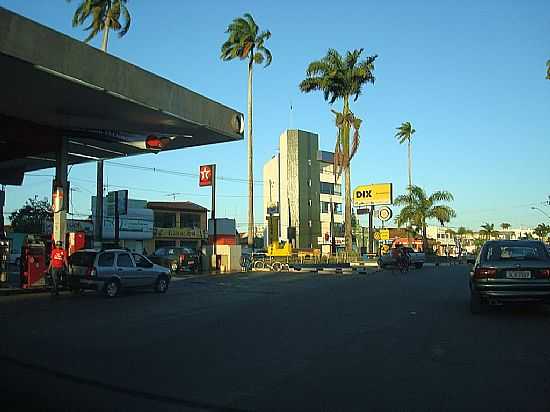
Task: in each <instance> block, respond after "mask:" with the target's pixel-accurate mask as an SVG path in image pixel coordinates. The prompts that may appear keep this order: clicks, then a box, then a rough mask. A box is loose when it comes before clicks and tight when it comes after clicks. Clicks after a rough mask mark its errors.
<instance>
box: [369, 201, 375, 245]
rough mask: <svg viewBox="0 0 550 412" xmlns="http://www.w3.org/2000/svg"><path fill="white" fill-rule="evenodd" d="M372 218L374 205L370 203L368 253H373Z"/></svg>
mask: <svg viewBox="0 0 550 412" xmlns="http://www.w3.org/2000/svg"><path fill="white" fill-rule="evenodd" d="M373 219H374V205H371V207H370V208H369V253H373V248H374V239H373V233H372V232H373V230H372V223H373Z"/></svg>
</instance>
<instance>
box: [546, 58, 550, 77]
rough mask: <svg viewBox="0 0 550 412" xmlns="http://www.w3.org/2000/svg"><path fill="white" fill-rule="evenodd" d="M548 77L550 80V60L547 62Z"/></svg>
mask: <svg viewBox="0 0 550 412" xmlns="http://www.w3.org/2000/svg"><path fill="white" fill-rule="evenodd" d="M546 78H547V79H548V80H550V60H548V61H547V62H546Z"/></svg>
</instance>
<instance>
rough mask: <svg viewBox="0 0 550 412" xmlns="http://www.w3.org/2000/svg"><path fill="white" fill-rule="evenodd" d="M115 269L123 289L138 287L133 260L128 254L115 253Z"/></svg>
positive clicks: (137, 276)
mask: <svg viewBox="0 0 550 412" xmlns="http://www.w3.org/2000/svg"><path fill="white" fill-rule="evenodd" d="M116 269H117V274H118V275H119V276H120V281H121V283H122V286H123V287H135V286H139V274H138V272H137V271H136V265H135V264H134V259H132V256H130V254H129V253H128V252H118V253H117V257H116Z"/></svg>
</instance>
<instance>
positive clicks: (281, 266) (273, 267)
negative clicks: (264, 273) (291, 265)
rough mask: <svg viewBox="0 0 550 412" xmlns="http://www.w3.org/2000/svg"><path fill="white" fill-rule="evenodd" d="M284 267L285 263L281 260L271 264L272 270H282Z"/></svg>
mask: <svg viewBox="0 0 550 412" xmlns="http://www.w3.org/2000/svg"><path fill="white" fill-rule="evenodd" d="M282 268H283V265H281V264H280V263H279V262H274V263H273V264H272V265H271V270H273V271H274V272H280V271H281V269H282Z"/></svg>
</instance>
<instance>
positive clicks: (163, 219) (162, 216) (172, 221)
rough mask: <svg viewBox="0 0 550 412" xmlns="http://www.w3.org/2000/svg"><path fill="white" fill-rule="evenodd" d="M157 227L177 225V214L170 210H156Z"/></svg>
mask: <svg viewBox="0 0 550 412" xmlns="http://www.w3.org/2000/svg"><path fill="white" fill-rule="evenodd" d="M155 227H162V228H174V227H176V214H175V213H169V212H155Z"/></svg>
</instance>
